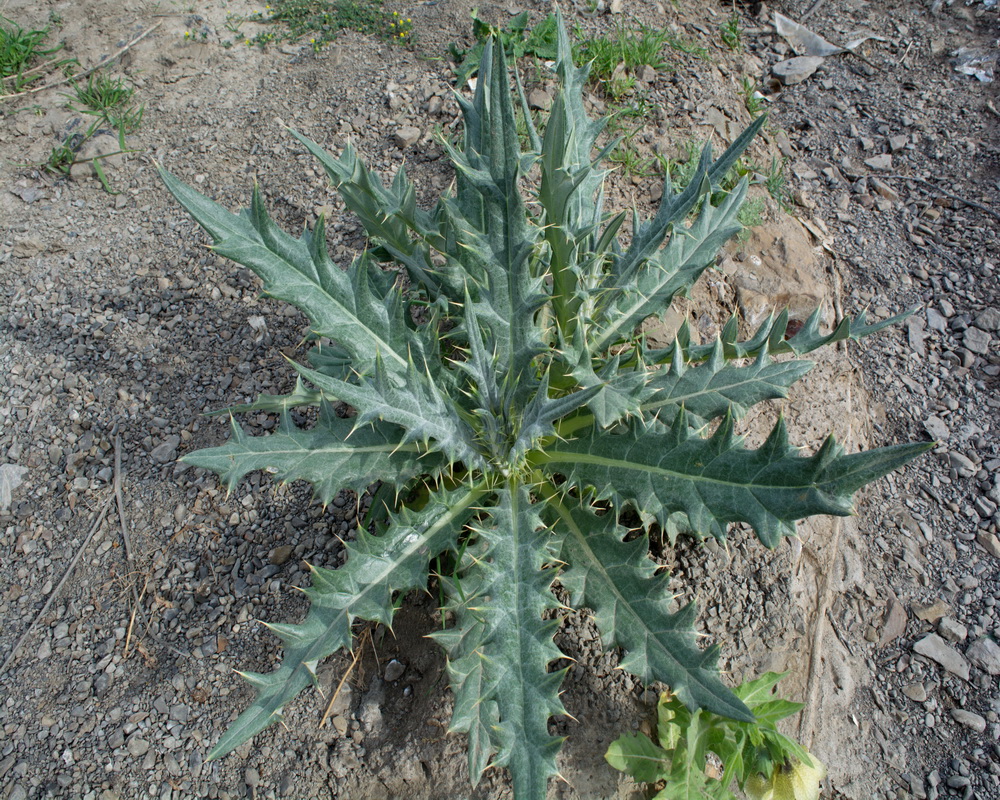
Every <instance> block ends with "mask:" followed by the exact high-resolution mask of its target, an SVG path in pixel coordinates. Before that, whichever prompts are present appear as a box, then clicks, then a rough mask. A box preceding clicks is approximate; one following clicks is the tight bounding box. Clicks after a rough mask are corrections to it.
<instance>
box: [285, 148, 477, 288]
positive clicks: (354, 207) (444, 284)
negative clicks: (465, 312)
mask: <svg viewBox="0 0 1000 800" xmlns="http://www.w3.org/2000/svg"><path fill="white" fill-rule="evenodd" d="M289 132H290V133H291V134H292V136H294V137H295V138H296V139H298V140H299V141H300V142H301V143H302V144H303V145H305V147H306V149H307V150H308V151H309V152H310V153H312V154H313V155H314V156H315V157H316V159H317V160H318V161H319V162H320V164H321V165H322V167H323V169H324V171H325V172H326V174H327V176H328V177H329V178H330V181H331V182H332V183H333V186H334V188H335V189H336V190H337V192H338V193H339V194H340V196H341V197H342V198H343V199H344V203H345V205H346V206H347V207H348V208H349V209H350V210H351V211H353V212H354V213H355V214H357V216H358V219H360V220H361V224H362V225H363V226H364V228H365V232H366V233H367V234H368V235H369V236H370V237H371V238H372V239H374V240H375V241H376V242H378V244H379V245H380V246H381V247H384V248H385V249H386V251H388V253H389V254H390V255H391V256H392V258H394V259H395V260H396V261H398V262H399V263H400V264H402V265H403V266H405V267H406V269H407V272H409V274H410V278H411V279H412V280H413V281H414V282H415V283H417V284H418V285H420V286H423V287H424V288H425V289H426V290H427V292H428V294H429V295H430V296H431V298H432V299H433V298H435V297H437V296H438V295H439V294H440V293H441V291H442V289H451V290H452V291H454V290H455V289H457V288H458V285H457V284H458V282H457V281H456V279H455V277H454V276H453V275H447V274H441V273H440V272H439V270H438V269H437V268H436V267H435V266H434V263H433V261H432V259H431V250H432V248H433V249H441V247H443V245H444V242H443V239H442V237H441V234H440V232H439V231H438V230H437V226H436V225H435V222H434V218H433V215H432V214H429V213H428V212H426V211H424V210H423V209H421V208H420V207H419V206H418V205H417V195H416V190H415V188H414V186H413V184H412V183H411V182H410V180H409V179H408V178H407V176H406V169H405V167H404V166H400V168H399V171H398V172H397V173H396V177H395V179H394V180H393V182H392V184H391V186H390V187H389V188H388V189H387V188H386V186H385V184H384V183H383V182H382V179H381V178H380V177H379V176H378V175H377V174H376V173H375V172H373V171H372V170H370V169H368V167H367V166H366V165H365V164H364V163H363V162H362V161H361V160H360V159H359V158H358V155H357V152H356V151H355V149H354V147H353V146H352V145H351V144H350V143H348V145H347V146H346V147H345V148H344V152H343V153H342V154H341V156H340V158H333V156H331V155H330V154H329V153H328V152H326V150H324V149H323V148H322V147H320V146H319V145H318V144H316V143H315V142H314V141H312V140H311V139H308V138H306V137H305V136H303V135H302V134H301V133H299V132H298V131H295V130H290V131H289ZM450 296H451V297H452V299H454V300H458V299H460V298H459V297H457V296H455V295H453V294H451V295H450Z"/></svg>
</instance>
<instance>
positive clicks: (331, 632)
mask: <svg viewBox="0 0 1000 800" xmlns="http://www.w3.org/2000/svg"><path fill="white" fill-rule="evenodd" d="M484 494H485V489H484V488H483V487H481V486H468V487H462V488H459V489H455V490H452V491H438V492H435V493H433V494H431V496H430V498H429V499H428V501H427V504H426V505H425V506H424V507H423V508H422V509H421V510H420V511H410V510H405V509H404V510H403V511H402V512H400V513H399V514H397V515H394V516H393V518H392V522H391V524H390V526H389V528H388V530H387V531H386V532H385V533H384V534H383V535H381V536H372V535H371V534H369V533H368V532H366V531H364V530H360V531H358V538H357V541H355V542H351V543H349V544H348V545H347V563H346V564H345V565H344V566H342V567H341V568H340V569H336V570H330V569H322V568H318V567H313V568H312V573H313V585H312V587H311V588H309V589H306V590H305V594H306V596H307V597H308V598H309V601H310V603H311V606H310V609H309V613H308V615H307V616H306V618H305V620H304V621H303V622H302V623H301V624H299V625H269V626H268V628H269V629H270V630H271V631H272V632H273V633H274V634H275V635H277V636H278V638H280V639H281V640H282V642H283V643H284V646H285V649H284V659H283V660H282V663H281V665H280V666H279V667H278V668H277V669H276V670H275V671H274V672H272V673H270V674H260V673H253V672H249V673H241V674H242V675H243V677H245V678H246V679H247V681H248V682H249V683H250V684H251V685H252V686H253V687H254V689H255V690H256V692H257V697H256V699H255V700H254V702H253V704H252V705H251V706H250V707H249V708H248V709H247V710H246V711H244V712H243V713H242V714H241V715H240V716H239V718H238V719H237V720H236V721H235V722H234V723H233V724H232V725H231V726H230V727H229V729H228V730H227V731H226V732H225V733H224V734H223V735H222V738H221V739H219V741H218V743H217V744H216V745H215V747H214V748H213V749H212V752H211V753H209V756H208V757H209V760H212V759H216V758H221V757H222V756H224V755H226V754H227V753H229V752H231V751H232V750H234V749H235V748H237V747H239V746H240V745H241V744H243V742H246V741H248V740H249V739H251V738H252V737H253V736H255V735H256V734H258V733H259V732H260V731H262V730H264V728H266V727H267V726H268V725H271V724H272V723H274V722H276V721H277V720H279V719H281V712H282V709H283V708H284V706H285V705H286V704H287V703H288V702H289V701H290V700H292V699H293V698H294V697H295V696H296V695H298V694H299V692H301V691H302V690H303V689H304V688H306V687H307V686H308V685H309V684H311V683H315V682H316V666H317V664H318V663H319V662H320V661H321V660H322V659H324V658H326V657H327V656H329V655H332V654H333V653H334V652H336V651H337V650H339V649H341V648H344V647H350V645H351V623H352V622H353V621H354V620H355V619H356V618H360V619H366V620H371V621H375V622H381V623H383V624H385V625H389V624H390V623H391V621H392V614H393V610H394V608H393V603H392V596H393V593H394V592H408V591H410V590H411V589H417V588H421V587H424V586H426V582H427V568H428V565H429V564H430V560H431V558H432V557H434V556H436V555H437V554H438V553H440V552H441V551H443V550H447V549H450V548H453V547H454V546H455V544H456V542H457V540H458V535H459V533H460V531H461V530H462V526H463V525H464V524H465V522H466V520H468V518H469V517H470V516H471V515H472V513H473V512H474V507H475V504H476V503H477V502H478V501H479V499H480V498H481V497H482V496H483V495H484Z"/></svg>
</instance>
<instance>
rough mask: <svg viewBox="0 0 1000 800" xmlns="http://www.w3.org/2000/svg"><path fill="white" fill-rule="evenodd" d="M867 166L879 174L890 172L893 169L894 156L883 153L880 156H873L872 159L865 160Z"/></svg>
mask: <svg viewBox="0 0 1000 800" xmlns="http://www.w3.org/2000/svg"><path fill="white" fill-rule="evenodd" d="M865 165H866V166H867V167H868V168H869V169H874V170H878V171H879V172H888V171H889V170H890V169H892V156H890V155H888V154H887V153H883V154H882V155H880V156H872V157H871V158H866V159H865Z"/></svg>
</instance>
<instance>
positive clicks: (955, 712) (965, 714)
mask: <svg viewBox="0 0 1000 800" xmlns="http://www.w3.org/2000/svg"><path fill="white" fill-rule="evenodd" d="M951 718H952V719H953V720H955V722H957V723H958V724H959V725H964V726H965V727H966V728H971V729H972V730H974V731H975V732H976V733H983V732H984V731H985V730H986V720H985V719H983V718H982V717H981V716H979V714H976V713H974V712H972V711H966V710H965V709H964V708H953V709H952V710H951Z"/></svg>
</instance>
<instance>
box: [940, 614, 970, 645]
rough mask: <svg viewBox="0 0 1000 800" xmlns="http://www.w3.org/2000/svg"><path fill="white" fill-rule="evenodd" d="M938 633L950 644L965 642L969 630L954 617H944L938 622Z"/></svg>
mask: <svg viewBox="0 0 1000 800" xmlns="http://www.w3.org/2000/svg"><path fill="white" fill-rule="evenodd" d="M937 630H938V633H939V634H941V636H942V638H944V639H947V640H948V641H949V642H955V643H957V642H964V641H965V638H966V637H967V636H968V635H969V629H968V628H966V627H965V626H964V625H963V624H962V623H961V622H959V621H958V620H956V619H954V618H953V617H942V618H941V621H940V622H938V628H937Z"/></svg>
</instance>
